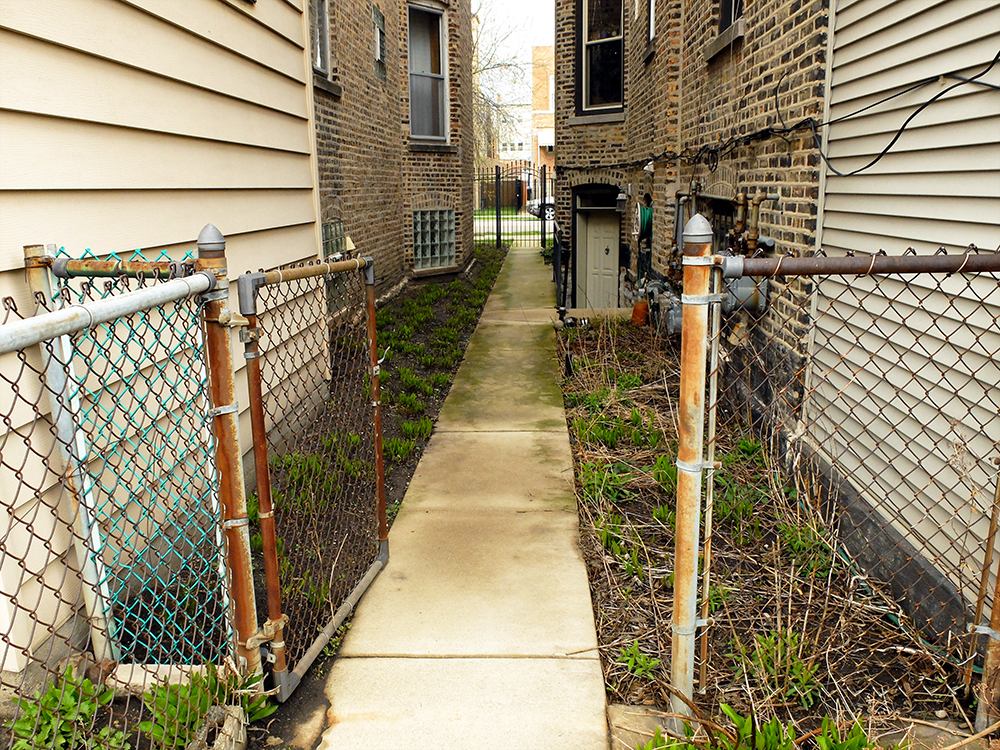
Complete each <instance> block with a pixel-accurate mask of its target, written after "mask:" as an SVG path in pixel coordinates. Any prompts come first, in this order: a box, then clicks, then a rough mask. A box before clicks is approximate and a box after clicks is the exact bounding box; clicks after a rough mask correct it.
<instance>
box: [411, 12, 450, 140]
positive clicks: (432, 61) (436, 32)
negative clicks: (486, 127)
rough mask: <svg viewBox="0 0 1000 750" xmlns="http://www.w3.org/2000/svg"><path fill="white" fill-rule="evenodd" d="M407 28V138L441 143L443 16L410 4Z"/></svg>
mask: <svg viewBox="0 0 1000 750" xmlns="http://www.w3.org/2000/svg"><path fill="white" fill-rule="evenodd" d="M409 26H410V28H409V65H410V135H411V136H412V137H413V138H419V139H424V140H440V141H443V140H445V139H446V135H447V128H446V124H447V115H446V112H447V107H446V105H447V99H448V97H447V89H448V83H447V80H446V78H445V73H444V71H445V51H446V49H447V45H446V44H443V43H442V42H443V41H444V40H445V37H446V34H445V32H444V28H445V26H444V14H443V13H439V12H437V11H433V10H429V9H426V8H417V7H415V6H412V5H411V6H410V9H409Z"/></svg>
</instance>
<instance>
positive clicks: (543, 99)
mask: <svg viewBox="0 0 1000 750" xmlns="http://www.w3.org/2000/svg"><path fill="white" fill-rule="evenodd" d="M555 78H556V77H555V55H554V48H553V47H551V46H546V47H532V48H531V161H532V163H533V164H534V165H535V167H540V166H542V165H543V164H544V165H545V168H546V169H547V170H548V172H549V174H552V170H553V169H555V166H556V155H555V143H556V142H555V127H554V126H555V93H556V82H555Z"/></svg>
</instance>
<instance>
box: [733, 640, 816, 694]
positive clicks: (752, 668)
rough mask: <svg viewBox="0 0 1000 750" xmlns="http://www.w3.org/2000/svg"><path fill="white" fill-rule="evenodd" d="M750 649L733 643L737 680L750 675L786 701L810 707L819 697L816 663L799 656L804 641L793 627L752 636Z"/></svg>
mask: <svg viewBox="0 0 1000 750" xmlns="http://www.w3.org/2000/svg"><path fill="white" fill-rule="evenodd" d="M754 641H755V643H754V648H753V651H752V652H750V653H747V650H746V647H744V646H742V645H737V649H738V651H739V653H738V654H734V655H733V656H735V657H736V674H737V678H738V679H742V678H743V677H744V676H749V677H753V678H754V679H756V680H757V682H759V683H760V684H761V685H763V686H765V687H767V688H768V689H769V690H772V691H774V692H775V693H777V694H778V695H780V696H781V697H782V698H784V699H786V700H794V701H798V703H800V704H801V705H802V707H803V708H811V707H812V706H813V705H814V704H815V703H816V701H817V700H819V695H820V692H819V681H818V680H817V679H816V670H817V668H818V667H817V665H816V664H810V663H808V662H807V661H806V660H805V659H803V657H802V652H803V650H805V649H804V644H803V643H802V642H801V641H800V639H799V634H798V633H796V632H795V631H793V630H789V629H783V630H772V631H771V632H770V633H768V634H767V635H762V634H759V633H758V634H757V635H755V636H754Z"/></svg>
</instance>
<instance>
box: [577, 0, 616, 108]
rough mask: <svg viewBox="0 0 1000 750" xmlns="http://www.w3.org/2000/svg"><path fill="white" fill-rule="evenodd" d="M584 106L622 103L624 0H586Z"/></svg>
mask: <svg viewBox="0 0 1000 750" xmlns="http://www.w3.org/2000/svg"><path fill="white" fill-rule="evenodd" d="M582 4H583V25H582V26H583V27H582V32H583V33H582V37H583V66H582V68H583V76H582V77H583V81H582V83H583V87H582V88H583V91H582V94H583V97H582V99H583V109H585V110H600V109H610V108H614V107H621V106H622V100H623V98H622V88H623V86H622V72H623V64H622V63H623V59H624V37H623V36H622V13H623V4H622V0H583V3H582Z"/></svg>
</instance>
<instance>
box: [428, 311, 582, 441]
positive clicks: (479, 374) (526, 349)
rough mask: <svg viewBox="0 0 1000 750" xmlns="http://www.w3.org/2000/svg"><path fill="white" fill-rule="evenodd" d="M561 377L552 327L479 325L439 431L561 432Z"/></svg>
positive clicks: (443, 411) (563, 428)
mask: <svg viewBox="0 0 1000 750" xmlns="http://www.w3.org/2000/svg"><path fill="white" fill-rule="evenodd" d="M559 378H560V373H559V367H558V365H557V363H556V359H555V331H553V330H552V328H551V327H550V326H545V325H537V326H535V325H531V326H481V327H479V328H477V329H476V332H475V334H473V336H472V339H471V340H470V342H469V348H468V349H467V350H466V353H465V359H464V360H463V361H462V364H461V366H460V367H459V369H458V373H457V374H456V375H455V381H454V382H453V383H452V386H451V391H450V392H449V393H448V398H447V399H445V402H444V405H443V406H442V407H441V413H440V415H439V416H438V423H437V429H438V430H440V431H443V432H449V431H456V430H461V431H497V430H502V431H512V430H513V431H557V432H565V431H566V415H565V412H564V410H563V399H562V391H561V390H560V389H559Z"/></svg>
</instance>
